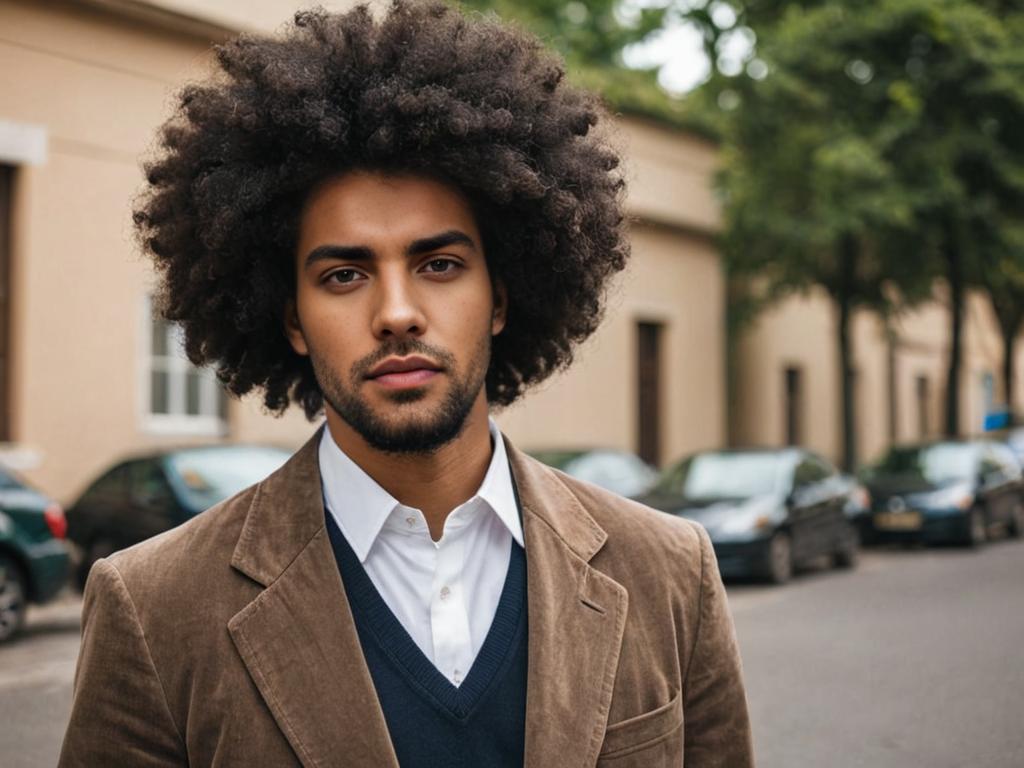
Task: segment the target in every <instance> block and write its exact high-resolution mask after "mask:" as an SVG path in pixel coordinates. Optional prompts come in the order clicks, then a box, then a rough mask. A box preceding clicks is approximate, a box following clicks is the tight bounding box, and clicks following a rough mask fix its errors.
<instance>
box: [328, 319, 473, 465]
mask: <svg viewBox="0 0 1024 768" xmlns="http://www.w3.org/2000/svg"><path fill="white" fill-rule="evenodd" d="M413 354H418V355H423V356H425V357H429V358H431V359H432V360H435V361H437V362H438V363H440V365H441V366H442V368H443V369H444V375H445V376H447V377H448V378H449V381H450V384H449V387H448V391H447V392H446V393H445V395H444V398H443V400H442V401H441V403H439V404H438V405H437V406H436V407H434V408H433V409H431V410H430V411H429V412H427V413H416V411H420V410H423V408H420V409H416V408H415V404H416V403H418V402H420V401H422V400H424V399H425V398H426V394H427V393H426V390H425V389H424V388H420V387H417V388H413V389H403V390H397V391H394V392H388V391H386V390H385V391H384V397H385V398H387V399H388V400H389V401H390V402H391V403H393V404H394V407H393V408H388V409H387V412H386V413H380V412H378V411H375V410H374V409H373V407H372V406H371V405H370V404H369V403H368V402H367V400H366V398H364V397H363V396H362V395H361V394H360V388H361V387H362V386H363V385H365V383H366V381H367V379H366V375H367V373H368V372H369V371H370V370H371V369H372V368H373V367H374V366H375V365H377V364H378V363H379V362H381V361H382V360H384V359H385V358H388V357H391V356H392V355H394V356H399V357H406V356H408V355H413ZM490 357H491V338H490V335H487V336H485V337H484V338H483V339H482V340H481V343H480V344H478V345H477V348H476V349H475V350H474V355H473V357H472V359H471V360H470V361H469V365H468V366H467V369H466V373H465V374H464V375H462V376H459V375H458V371H457V368H456V361H455V358H454V357H453V356H452V355H451V354H450V353H448V352H446V351H445V350H443V349H438V348H436V347H432V346H430V345H429V344H425V343H424V342H422V341H419V340H417V339H405V340H402V341H399V342H395V343H392V344H387V345H385V346H382V347H381V348H380V349H378V350H377V351H376V352H374V353H372V354H370V355H367V356H366V357H364V358H361V359H360V360H358V361H357V362H356V363H355V364H354V365H353V366H352V369H351V371H350V372H349V375H348V377H347V380H346V379H345V377H343V376H342V375H339V374H338V373H336V372H335V371H334V370H332V369H331V367H330V366H329V365H328V364H327V362H326V360H324V358H322V357H320V356H319V355H317V354H316V352H315V350H313V349H312V348H311V349H310V350H309V359H310V362H311V363H312V365H313V373H314V375H315V376H316V380H317V383H318V384H319V385H320V391H321V392H322V393H323V397H324V400H325V401H326V402H327V404H328V405H329V406H330V407H331V408H333V409H334V411H335V412H336V413H337V414H338V415H339V416H340V417H341V418H342V419H344V421H345V422H346V423H347V424H348V425H349V426H350V427H352V429H354V430H355V431H356V432H358V433H359V435H360V436H361V437H362V438H363V440H365V441H366V443H367V445H369V446H370V447H371V448H374V449H376V450H378V451H382V452H385V453H393V454H429V453H433V452H434V451H436V450H437V449H438V448H440V447H442V446H444V445H447V444H448V443H450V442H451V441H452V440H454V439H455V438H457V437H458V436H459V435H460V434H461V433H462V430H463V429H464V428H465V425H466V419H467V418H468V417H469V413H470V411H471V410H472V409H473V404H474V403H475V402H476V399H477V397H478V396H479V394H480V391H481V389H482V388H483V386H484V382H485V381H486V378H487V368H488V366H489V365H490ZM404 411H408V413H403V412H404Z"/></svg>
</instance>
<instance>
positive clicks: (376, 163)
mask: <svg viewBox="0 0 1024 768" xmlns="http://www.w3.org/2000/svg"><path fill="white" fill-rule="evenodd" d="M216 54H217V62H218V63H219V72H218V74H217V75H216V76H215V77H213V78H212V79H211V80H210V81H208V82H203V83H199V84H193V85H190V86H187V87H186V88H185V89H184V90H183V91H182V93H181V95H180V99H179V103H178V106H177V109H176V112H175V114H174V115H173V116H172V117H171V119H170V120H168V122H167V123H166V124H165V125H164V126H163V128H162V130H161V133H160V136H159V149H158V150H157V153H156V156H155V157H154V158H153V159H152V160H151V161H149V162H148V163H147V164H146V166H145V172H146V178H147V182H148V185H147V187H146V190H145V191H144V193H143V195H142V197H141V198H140V200H139V202H138V204H137V206H136V210H135V215H134V220H135V223H136V227H137V230H138V233H139V238H140V241H141V244H142V246H143V248H144V250H145V251H147V252H148V254H149V255H151V256H152V258H153V260H154V262H155V265H156V267H157V270H158V272H159V274H160V276H161V289H160V292H159V295H158V297H157V298H158V303H159V306H160V308H161V311H162V313H163V315H164V316H165V317H166V318H167V319H168V320H170V321H172V322H176V323H180V324H181V326H182V328H183V331H184V336H185V352H186V354H187V355H188V357H189V359H190V360H191V361H192V362H193V363H194V364H196V365H212V366H214V367H215V368H216V371H217V375H218V378H219V379H220V380H221V382H222V383H223V384H224V385H225V386H226V387H227V389H228V390H229V391H231V392H232V393H234V394H235V395H239V396H241V395H244V394H246V393H248V392H250V391H252V390H253V389H261V390H262V392H263V402H264V405H265V406H266V408H267V409H268V410H270V411H274V412H282V411H284V410H285V409H286V408H287V407H288V405H289V404H290V403H291V402H293V401H294V402H296V403H298V404H300V405H301V406H302V408H303V409H304V410H305V412H306V415H307V416H308V417H309V418H313V416H314V415H315V414H316V413H318V412H319V411H320V409H321V408H322V407H323V397H322V394H321V391H320V388H319V386H318V384H317V381H316V378H315V377H314V374H313V368H312V365H311V363H310V361H309V359H308V358H307V357H304V356H302V355H299V354H297V353H296V352H295V351H294V350H293V349H292V348H291V346H290V344H289V343H288V341H287V339H286V337H285V334H284V330H283V318H284V312H285V310H284V308H285V306H286V304H287V302H288V301H290V300H291V299H292V298H293V295H294V291H295V281H296V274H295V273H296V267H295V247H296V241H297V231H298V219H299V214H300V211H301V209H302V205H303V203H304V201H305V199H306V197H307V195H308V194H309V192H310V191H311V190H312V189H313V188H314V187H315V186H316V185H317V184H318V183H319V182H320V181H322V180H323V179H324V178H325V177H327V176H333V175H337V174H341V173H345V172H346V171H351V170H372V171H379V172H385V173H391V172H394V173H407V174H420V175H424V176H429V177H432V178H436V179H439V180H443V181H445V182H446V183H449V184H451V185H453V186H455V187H456V188H458V189H459V190H460V191H461V192H462V193H463V194H465V195H466V197H467V198H468V199H469V200H470V202H471V204H472V206H473V210H474V213H475V214H476V216H477V218H478V225H479V227H480V230H481V235H482V238H483V242H484V250H485V254H486V259H487V263H488V267H489V270H490V271H491V274H492V276H493V278H494V279H495V280H499V281H501V282H502V283H503V284H504V286H505V288H506V290H507V293H508V297H509V315H508V322H507V325H506V327H505V329H504V331H503V332H502V333H501V334H499V335H498V336H496V337H495V338H494V341H493V347H492V355H491V363H490V367H489V369H488V372H487V379H486V387H487V396H488V401H489V402H490V403H492V404H494V405H507V404H509V403H512V402H513V401H515V400H516V399H517V398H518V397H519V396H520V395H521V394H522V393H523V392H524V391H525V389H526V388H527V387H529V386H530V385H532V384H535V383H537V382H539V381H541V380H543V379H545V378H546V377H547V376H549V375H550V374H551V373H553V372H554V371H556V370H559V369H560V368H562V367H564V366H566V365H568V364H569V362H571V360H572V354H573V349H574V347H575V345H576V344H578V343H579V342H580V341H582V340H583V339H585V338H587V337H588V336H589V335H590V334H591V333H593V331H594V330H595V329H596V328H597V326H598V323H599V321H600V319H601V315H602V310H603V305H604V295H605V288H606V286H607V284H608V280H609V278H610V277H611V276H612V275H613V274H615V273H616V272H618V271H620V270H621V269H623V267H624V266H625V262H626V258H627V256H628V245H627V242H626V239H625V234H624V231H623V215H622V207H621V206H622V195H623V187H624V183H623V180H622V176H621V173H620V172H619V171H618V165H619V157H618V154H617V152H616V151H615V149H614V148H613V147H612V146H611V145H610V144H609V142H608V141H607V139H606V138H604V137H603V136H602V135H601V134H602V133H603V132H600V131H597V130H595V129H594V126H595V125H596V124H597V123H598V121H599V119H601V118H602V117H603V110H602V108H601V106H600V104H599V102H598V100H597V99H596V98H595V97H594V96H592V95H591V94H588V93H586V92H584V91H580V90H577V89H574V88H571V87H569V86H568V85H567V84H566V83H565V82H564V69H563V66H562V64H561V62H560V60H559V59H557V58H556V57H555V56H554V55H553V54H551V53H549V52H548V51H547V50H546V49H544V47H543V46H542V44H541V43H540V42H539V41H538V40H536V39H535V38H533V37H531V36H529V35H527V34H525V33H523V32H521V31H519V30H517V29H515V28H513V27H511V26H509V25H507V24H503V23H500V22H498V21H496V20H493V19H490V18H484V17H474V18H468V17H467V16H465V15H463V14H462V13H461V12H460V11H458V10H456V9H453V8H450V7H448V6H446V5H444V4H443V3H438V2H418V1H417V2H407V1H406V0H398V1H397V2H394V3H393V4H392V5H391V6H390V7H389V8H388V10H387V11H386V12H385V13H384V14H383V15H382V16H381V17H380V18H375V17H374V16H373V14H372V13H371V11H370V10H369V9H368V8H367V7H366V6H360V7H357V8H355V9H354V10H351V11H349V12H346V13H344V14H329V13H327V12H325V11H323V10H320V9H317V10H312V11H306V12H301V13H298V14H296V16H295V20H294V24H292V25H289V27H288V28H287V30H286V32H285V33H284V34H283V35H282V36H281V37H278V38H269V37H262V36H254V35H243V36H240V37H238V38H236V39H233V40H232V41H230V42H227V43H225V44H224V45H221V46H218V47H217V48H216Z"/></svg>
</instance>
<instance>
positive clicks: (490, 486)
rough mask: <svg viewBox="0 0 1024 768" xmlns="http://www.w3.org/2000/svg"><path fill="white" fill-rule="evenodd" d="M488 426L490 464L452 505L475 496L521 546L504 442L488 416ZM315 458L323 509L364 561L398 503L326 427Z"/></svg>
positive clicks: (520, 525)
mask: <svg viewBox="0 0 1024 768" xmlns="http://www.w3.org/2000/svg"><path fill="white" fill-rule="evenodd" d="M489 426H490V432H491V442H492V443H493V446H494V450H493V451H492V452H491V463H490V465H489V466H488V467H487V473H486V474H485V475H484V479H483V482H482V483H481V484H480V488H479V489H478V490H477V492H476V494H474V496H473V497H472V498H471V499H469V500H468V501H467V503H466V504H463V505H460V507H459V508H458V509H459V511H461V510H462V509H463V508H464V507H468V506H469V505H470V502H473V501H475V500H476V499H479V500H481V501H483V502H485V503H486V506H487V507H488V508H489V509H491V511H493V512H494V514H495V515H496V516H497V517H498V519H499V520H501V522H502V524H503V525H504V526H505V527H506V528H508V530H509V533H511V534H512V538H514V539H515V540H516V543H517V544H519V546H521V547H522V546H524V544H523V527H522V523H521V522H520V520H519V508H518V505H517V504H516V497H515V492H514V491H513V489H512V471H511V470H510V468H509V464H508V455H507V453H506V451H505V441H504V440H503V439H502V436H501V432H500V431H499V430H498V426H497V424H495V423H494V420H493V419H490V420H489ZM319 462H320V483H321V486H322V488H323V494H324V502H325V503H326V505H327V510H328V512H329V513H330V514H331V515H332V516H333V517H334V521H335V522H336V523H337V524H338V528H340V529H341V532H342V533H343V534H345V538H346V540H347V541H348V543H349V545H350V546H351V547H352V550H353V552H355V554H356V556H357V557H358V558H359V561H360V562H365V561H366V557H367V555H368V554H369V553H370V548H371V547H372V546H373V544H374V542H375V541H376V540H377V537H378V536H379V535H380V532H381V529H382V528H383V527H384V524H385V523H386V522H387V520H388V518H389V517H390V516H391V514H392V513H393V512H394V511H395V509H396V508H398V507H402V504H401V503H400V502H399V501H398V500H397V499H396V498H395V497H394V496H392V495H391V494H390V493H388V492H387V491H386V490H384V489H383V488H381V486H380V485H379V484H378V483H377V481H376V480H374V479H373V478H372V477H370V476H369V475H368V474H366V472H365V471H364V470H363V469H362V467H360V466H359V465H358V464H356V463H355V462H354V461H352V459H350V458H349V457H348V456H347V455H346V454H345V452H344V451H342V450H341V448H339V447H338V444H337V443H335V442H334V438H333V437H331V431H330V429H327V428H326V427H325V428H324V431H323V434H322V436H321V437H320V450H319ZM403 508H404V507H403ZM451 522H453V523H454V522H455V521H454V520H452V521H451ZM449 527H450V526H449Z"/></svg>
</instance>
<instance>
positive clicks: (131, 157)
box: [0, 0, 725, 502]
mask: <svg viewBox="0 0 1024 768" xmlns="http://www.w3.org/2000/svg"><path fill="white" fill-rule="evenodd" d="M215 5H216V6H217V8H216V10H217V18H215V19H209V18H208V19H205V20H199V21H197V19H196V17H195V16H192V15H190V14H191V13H192V10H194V9H190V8H189V7H187V6H188V3H187V2H184V1H183V2H178V3H147V2H127V0H126V1H125V2H115V1H114V0H111V1H110V2H75V3H63V2H15V1H14V0H0V163H5V164H9V165H10V164H13V165H14V166H15V167H16V174H15V184H14V186H15V190H14V192H15V201H14V208H13V227H14V238H13V243H12V253H11V256H12V261H13V274H12V277H11V286H10V287H11V294H12V308H11V321H12V326H11V329H10V330H11V343H12V360H11V385H12V390H13V391H12V395H11V406H12V407H11V411H12V417H13V425H12V434H11V437H12V438H13V439H12V440H11V441H10V442H9V443H7V444H5V445H3V446H0V459H2V460H4V461H5V462H7V463H9V464H11V465H13V466H15V467H17V468H19V469H20V470H21V471H22V472H23V474H25V475H26V476H27V477H28V479H29V480H31V481H32V482H34V483H36V484H37V485H38V486H39V487H41V488H42V489H43V490H45V491H46V492H48V493H49V494H51V495H53V496H55V497H56V498H58V499H59V500H60V501H63V502H68V501H70V500H72V499H73V498H74V497H75V495H77V493H78V492H79V491H80V490H81V489H82V487H83V485H84V484H85V483H86V482H87V481H88V480H89V479H90V478H91V477H93V476H94V475H95V473H96V472H97V471H99V470H100V469H102V468H104V467H105V466H107V465H109V464H110V462H111V461H113V460H114V459H115V458H117V457H119V456H121V455H123V454H125V453H126V452H131V451H137V450H140V449H144V448H146V447H148V446H154V445H169V444H183V443H196V442H206V441H221V440H244V441H258V442H273V443H277V444H281V445H285V446H289V447H296V446H298V445H299V444H300V443H301V442H302V441H303V440H305V439H306V437H307V436H308V435H309V434H310V433H311V432H312V431H313V429H314V426H313V425H310V424H309V423H308V422H307V421H306V420H305V418H304V417H303V416H302V414H301V413H300V412H299V411H298V410H297V409H292V410H291V411H289V413H288V414H287V415H286V416H285V417H284V418H281V419H275V418H272V417H270V416H268V415H266V414H264V413H263V412H262V411H261V409H260V407H259V405H258V401H257V400H255V399H252V400H247V401H246V402H242V403H238V402H234V401H232V402H231V403H230V404H229V406H228V410H227V414H226V418H224V419H223V420H221V419H216V418H215V419H213V420H212V421H211V420H209V419H207V420H206V422H204V423H203V424H201V425H198V424H195V423H189V424H185V423H173V420H170V421H168V420H166V419H165V420H163V421H160V423H157V421H158V420H155V419H153V418H150V417H149V416H148V415H147V411H148V401H149V389H148V387H149V384H148V381H149V373H150V367H149V365H150V364H149V357H148V349H149V344H150V330H151V329H150V323H149V318H148V316H147V307H148V305H147V296H148V294H149V292H150V290H151V287H152V284H153V275H152V273H151V270H150V267H149V265H148V262H147V261H146V260H145V259H143V258H142V257H140V256H139V255H138V251H137V248H136V246H135V244H134V243H133V240H132V237H133V234H132V227H131V222H130V208H131V200H132V198H133V197H134V196H135V195H136V194H137V192H138V191H139V189H140V184H141V181H142V176H141V172H140V169H139V164H140V161H139V158H140V157H142V156H144V154H145V151H146V150H147V148H148V147H149V146H151V143H152V141H153V137H154V133H155V130H156V127H157V126H158V125H159V124H160V123H161V122H162V121H163V120H164V119H165V118H166V116H167V115H168V113H169V110H170V109H171V105H172V103H173V94H174V92H175V91H176V90H177V89H178V88H179V87H181V85H182V84H184V83H185V82H186V81H187V80H189V79H194V78H195V77H197V76H199V75H201V74H202V73H203V72H204V71H206V69H207V68H208V66H209V50H210V44H209V40H210V39H213V38H215V37H217V36H218V35H222V34H223V27H230V26H236V27H237V26H240V25H239V24H236V23H235V21H232V18H233V17H228V16H224V15H223V13H222V11H223V10H224V8H226V7H228V6H231V7H233V8H235V11H237V9H238V7H239V5H238V4H235V5H232V4H231V3H224V2H222V3H218V4H215ZM288 5H289V4H288V3H280V4H277V5H274V6H273V8H272V9H271V10H267V9H268V8H271V6H270V5H269V4H264V5H263V6H260V7H261V8H262V9H263V11H261V13H263V12H266V13H267V14H269V15H267V16H266V19H267V20H266V21H264V22H261V23H260V24H259V25H257V26H262V27H270V28H273V27H274V26H276V24H272V23H271V21H270V19H271V17H272V16H273V13H274V12H276V11H277V10H280V11H281V14H282V15H281V18H282V19H284V18H286V17H287V16H288V15H290V13H289V12H288V9H287V6H288ZM211 7H212V6H211ZM196 15H199V14H198V12H196ZM260 18H263V17H260ZM218 25H219V26H218ZM618 133H619V139H620V140H621V141H622V143H623V145H624V146H625V147H626V151H627V154H628V157H629V165H628V173H629V175H630V178H631V182H632V184H631V197H630V198H629V210H630V214H631V216H632V217H633V218H634V219H635V223H634V226H633V239H634V254H635V256H634V262H633V266H632V267H631V269H630V271H629V272H627V273H626V274H625V275H623V277H622V279H621V280H620V281H619V282H618V283H617V284H616V286H615V287H614V289H613V291H612V293H611V296H610V300H609V311H608V317H607V322H606V325H605V326H604V327H603V328H602V329H601V330H600V331H599V333H598V334H597V335H596V336H595V338H594V339H593V340H592V341H591V342H590V343H589V344H587V345H586V346H585V347H584V348H583V349H582V350H581V351H580V354H579V365H578V366H576V367H575V368H573V369H572V370H571V371H569V372H567V373H565V374H563V375H560V376H558V377H557V378H556V379H555V380H553V381H551V382H550V383H549V384H548V385H547V386H545V387H544V388H543V390H542V391H540V392H538V393H536V394H535V395H533V396H532V397H529V398H528V399H527V400H526V401H524V403H522V404H521V405H519V404H517V405H516V406H515V407H514V408H511V409H509V410H508V411H507V412H505V413H503V414H501V415H500V417H499V420H500V423H501V424H502V426H503V427H504V428H505V429H507V430H508V432H509V434H510V435H511V436H512V437H513V438H514V439H515V440H516V441H517V442H519V443H521V444H522V445H524V446H530V447H544V446H549V445H556V444H557V445H565V444H567V443H571V444H574V445H582V444H600V445H608V446H618V447H622V448H633V447H635V445H636V393H635V386H636V381H635V378H636V372H635V357H636V351H635V342H636V339H635V335H636V322H637V321H640V320H643V321H651V320H654V321H657V322H659V323H663V326H664V333H663V339H662V355H663V369H664V374H663V382H662V393H663V397H662V403H661V412H662V414H663V428H662V454H663V456H664V457H665V458H667V459H671V458H674V457H676V456H677V455H679V454H680V453H683V452H684V451H687V450H691V449H693V448H699V447H704V446H708V445H715V444H719V443H721V442H722V441H723V440H724V438H725V404H724V397H725V395H724V390H725V387H724V349H725V342H724V338H725V337H724V328H723V325H722V318H723V317H724V307H723V301H724V291H723V286H722V277H721V274H720V271H719V263H718V258H717V255H716V254H715V251H714V249H713V248H712V246H711V234H712V233H713V232H714V230H715V229H716V228H717V226H718V214H717V207H716V205H715V203H714V199H713V197H712V195H711V187H710V174H711V173H712V172H713V167H714V151H713V148H712V147H711V146H710V145H708V144H706V143H704V142H701V141H699V140H695V139H691V138H689V137H686V136H682V135H680V134H678V133H675V132H672V131H667V130H665V129H663V128H660V127H657V126H653V125H649V124H646V123H643V122H640V121H635V120H623V121H621V122H620V124H619V129H618Z"/></svg>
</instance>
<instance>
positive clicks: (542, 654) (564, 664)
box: [506, 440, 628, 768]
mask: <svg viewBox="0 0 1024 768" xmlns="http://www.w3.org/2000/svg"><path fill="white" fill-rule="evenodd" d="M506 445H507V447H508V455H509V460H510V464H511V466H512V473H513V476H514V477H515V480H516V486H517V488H518V491H519V497H520V503H521V505H522V508H523V533H524V537H525V540H526V561H527V601H528V602H527V606H528V614H527V615H528V621H529V662H528V664H529V671H528V673H527V687H526V755H525V761H524V762H525V768H545V767H546V766H551V765H558V766H560V767H562V768H577V767H582V766H593V765H594V764H595V763H596V762H597V755H598V752H599V751H600V749H601V743H602V741H603V738H604V732H605V728H606V726H607V720H608V711H609V708H610V705H611V698H612V688H613V685H614V683H615V674H616V670H617V669H618V661H619V650H620V648H621V645H622V635H623V631H624V629H625V626H626V611H627V607H628V595H627V592H626V589H625V587H623V586H622V585H621V584H619V583H618V582H616V581H614V580H613V579H612V578H610V577H609V576H606V575H605V574H603V573H601V572H600V571H598V570H597V569H595V568H593V567H592V566H591V565H590V562H589V561H590V559H591V558H592V557H593V556H594V555H595V554H596V553H597V552H598V550H600V549H601V547H602V546H603V545H604V542H605V540H606V539H607V534H605V532H604V531H603V530H602V529H601V528H600V527H599V526H598V525H597V523H596V522H595V521H594V519H593V518H592V517H591V516H590V515H589V514H588V513H587V512H586V510H584V509H583V506H582V505H581V504H580V503H579V501H578V500H577V499H576V497H575V496H573V494H572V493H571V492H570V491H569V489H568V488H567V487H566V486H565V485H564V484H563V483H562V481H561V480H559V479H558V476H557V475H556V474H555V473H554V472H553V471H551V470H550V469H548V468H546V467H544V466H543V465H541V464H539V463H538V462H536V461H534V460H533V459H530V458H528V457H526V456H524V455H523V454H522V453H520V452H519V451H517V450H516V449H515V448H513V447H512V446H511V445H508V441H507V440H506Z"/></svg>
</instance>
